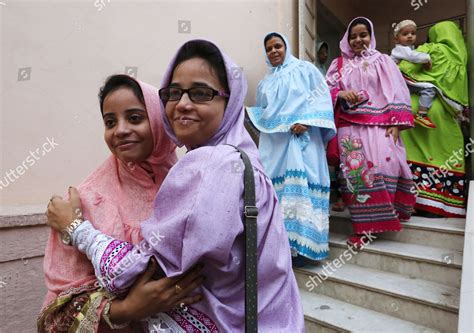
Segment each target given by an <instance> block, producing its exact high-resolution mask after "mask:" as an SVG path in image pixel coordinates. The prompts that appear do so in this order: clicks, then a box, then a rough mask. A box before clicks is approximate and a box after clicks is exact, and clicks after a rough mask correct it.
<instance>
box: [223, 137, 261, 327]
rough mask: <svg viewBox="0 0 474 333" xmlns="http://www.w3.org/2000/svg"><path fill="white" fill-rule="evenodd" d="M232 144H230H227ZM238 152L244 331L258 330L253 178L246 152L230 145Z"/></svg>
mask: <svg viewBox="0 0 474 333" xmlns="http://www.w3.org/2000/svg"><path fill="white" fill-rule="evenodd" d="M229 146H232V145H229ZM232 147H234V148H235V149H237V151H238V152H239V153H240V157H241V158H242V161H243V162H244V166H245V169H244V216H243V218H244V220H245V224H244V232H245V332H246V333H256V332H258V320H257V317H258V307H257V295H258V288H257V216H258V208H257V205H256V203H255V180H254V175H253V168H252V163H251V162H250V159H249V157H248V156H247V154H246V153H245V152H244V151H242V150H240V149H239V148H237V147H235V146H232Z"/></svg>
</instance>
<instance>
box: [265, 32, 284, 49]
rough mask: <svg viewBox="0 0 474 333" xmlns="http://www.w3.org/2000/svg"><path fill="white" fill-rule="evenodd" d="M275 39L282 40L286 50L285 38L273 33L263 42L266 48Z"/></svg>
mask: <svg viewBox="0 0 474 333" xmlns="http://www.w3.org/2000/svg"><path fill="white" fill-rule="evenodd" d="M273 37H278V38H280V39H281V40H282V41H283V44H285V49H286V42H285V39H284V38H283V36H281V35H279V34H277V33H276V32H272V33H270V34H268V35H267V36H266V37H265V39H264V40H263V46H264V47H266V46H267V42H268V41H269V40H270V39H272V38H273Z"/></svg>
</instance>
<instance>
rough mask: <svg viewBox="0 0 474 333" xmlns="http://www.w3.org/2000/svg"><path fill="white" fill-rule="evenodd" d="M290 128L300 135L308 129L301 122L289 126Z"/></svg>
mask: <svg viewBox="0 0 474 333" xmlns="http://www.w3.org/2000/svg"><path fill="white" fill-rule="evenodd" d="M290 130H291V132H292V133H293V134H296V135H300V134H303V133H304V132H306V131H307V130H308V127H307V126H305V125H301V124H294V125H293V126H291V127H290Z"/></svg>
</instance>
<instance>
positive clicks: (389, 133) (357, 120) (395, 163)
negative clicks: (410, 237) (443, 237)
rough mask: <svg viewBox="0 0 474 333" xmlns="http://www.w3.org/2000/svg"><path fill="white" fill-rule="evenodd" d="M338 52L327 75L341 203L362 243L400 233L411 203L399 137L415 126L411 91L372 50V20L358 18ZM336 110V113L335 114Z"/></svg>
mask: <svg viewBox="0 0 474 333" xmlns="http://www.w3.org/2000/svg"><path fill="white" fill-rule="evenodd" d="M340 48H341V53H342V56H341V57H339V58H337V59H335V60H334V61H333V62H332V64H331V66H330V68H329V70H328V73H327V75H326V80H327V82H328V85H329V88H330V89H331V95H332V98H333V103H334V105H335V107H336V108H339V107H340V106H341V105H343V108H342V109H340V111H339V112H336V116H337V117H338V119H337V124H338V125H337V126H338V147H339V158H340V164H341V169H342V173H343V181H342V182H343V184H342V187H341V190H342V193H343V199H344V202H345V204H346V205H347V206H348V207H349V212H350V214H351V220H352V226H353V229H354V233H355V235H354V236H351V237H350V238H349V240H348V243H349V244H351V245H355V246H358V247H359V246H361V245H362V244H363V241H364V240H365V237H366V236H365V235H364V234H368V233H379V232H384V231H399V230H401V228H402V226H401V224H400V220H408V219H409V218H410V216H411V213H412V210H413V206H414V204H415V191H414V187H413V185H414V184H413V181H412V176H411V172H410V168H409V167H408V164H407V162H406V153H405V148H404V146H403V143H402V142H401V140H400V138H399V132H400V130H403V129H406V128H410V127H413V116H412V114H411V107H410V95H409V92H408V89H407V88H406V85H404V84H403V83H404V80H403V77H402V75H401V74H400V71H399V70H398V68H397V67H396V65H395V63H394V62H393V61H392V60H391V59H390V57H389V56H388V55H385V54H381V53H380V52H378V51H377V50H376V49H375V36H374V30H373V25H372V22H370V21H369V20H368V19H366V18H363V17H358V18H356V19H354V20H352V22H351V23H350V24H349V27H348V29H347V31H346V33H345V35H344V37H343V38H342V40H341V42H340ZM338 114H339V115H338Z"/></svg>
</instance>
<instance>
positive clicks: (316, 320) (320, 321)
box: [300, 289, 439, 333]
mask: <svg viewBox="0 0 474 333" xmlns="http://www.w3.org/2000/svg"><path fill="white" fill-rule="evenodd" d="M300 295H301V298H303V297H308V298H311V299H313V300H314V299H315V298H323V299H325V300H324V302H327V299H329V300H331V301H332V302H333V303H336V304H338V305H339V304H341V303H344V305H345V306H346V308H349V310H351V311H361V312H363V317H364V321H366V320H367V318H369V316H376V315H378V316H381V317H384V318H385V317H389V318H393V320H395V321H397V322H406V323H407V324H411V325H414V326H417V327H420V328H424V329H425V330H424V332H425V331H426V332H432V333H434V332H439V331H436V330H434V329H432V328H429V327H426V326H422V325H419V324H416V323H413V322H410V321H406V320H404V319H400V318H396V317H392V316H390V315H388V314H385V313H381V312H377V311H375V310H371V309H367V308H364V307H362V306H359V305H355V304H351V303H348V302H345V301H342V300H339V299H336V298H332V297H330V296H326V295H320V294H316V293H314V292H311V291H306V290H301V289H300ZM303 311H304V309H303ZM304 313H305V314H304V317H305V320H308V321H311V322H313V323H316V324H319V325H321V326H323V327H327V328H331V329H335V330H337V331H338V332H351V328H350V327H348V326H347V325H344V323H343V321H342V320H341V321H339V322H338V323H337V325H335V324H333V323H331V322H329V321H328V320H324V319H319V318H316V317H313V316H311V315H310V314H307V312H304Z"/></svg>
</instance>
